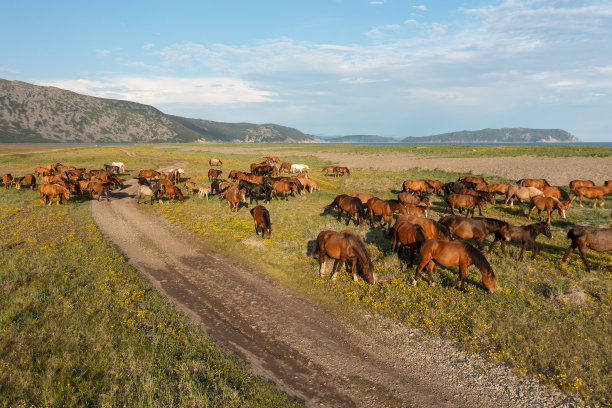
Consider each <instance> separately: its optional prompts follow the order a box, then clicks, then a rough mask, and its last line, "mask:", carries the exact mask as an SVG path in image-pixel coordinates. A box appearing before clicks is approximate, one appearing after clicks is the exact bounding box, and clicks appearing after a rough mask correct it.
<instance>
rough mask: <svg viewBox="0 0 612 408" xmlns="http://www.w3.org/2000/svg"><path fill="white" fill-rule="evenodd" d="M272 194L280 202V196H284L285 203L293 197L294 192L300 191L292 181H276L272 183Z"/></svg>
mask: <svg viewBox="0 0 612 408" xmlns="http://www.w3.org/2000/svg"><path fill="white" fill-rule="evenodd" d="M271 185H272V194H273V195H274V198H276V199H277V200H278V194H282V195H283V197H284V198H285V201H287V200H289V199H288V197H287V196H288V195H290V194H291V195H293V192H294V191H298V186H297V185H296V183H294V182H292V181H274V182H272V184H271Z"/></svg>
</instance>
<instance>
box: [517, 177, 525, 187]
mask: <svg viewBox="0 0 612 408" xmlns="http://www.w3.org/2000/svg"><path fill="white" fill-rule="evenodd" d="M523 180H525V179H520V180H517V181H516V184H518V185H519V186H520V185H521V183H523Z"/></svg>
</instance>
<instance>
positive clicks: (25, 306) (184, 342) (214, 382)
mask: <svg viewBox="0 0 612 408" xmlns="http://www.w3.org/2000/svg"><path fill="white" fill-rule="evenodd" d="M91 152H93V150H91V151H88V152H87V154H85V155H83V156H82V157H85V158H86V160H92V159H93V158H96V159H97V158H98V157H99V153H91ZM70 154H74V153H67V155H70ZM89 154H92V156H93V157H92V156H88V155H89ZM56 158H57V159H60V160H62V161H64V162H68V160H64V158H62V157H56ZM53 160H55V158H54V159H53ZM53 160H51V161H53ZM46 162H48V160H45V161H44V162H43V163H46ZM73 162H76V161H73ZM80 163H83V162H80ZM37 199H38V194H37V193H36V192H31V191H29V190H26V191H24V190H21V191H16V190H10V191H5V190H2V191H1V192H0V250H1V252H2V254H3V256H2V258H0V294H2V295H1V296H0V395H1V397H0V406H5V407H16V406H23V407H26V406H28V407H29V406H57V407H59V406H130V407H132V406H140V407H151V406H158V407H170V406H198V407H227V406H250V407H262V406H266V407H267V406H275V407H287V406H301V404H300V403H298V402H297V401H293V400H291V399H290V398H289V397H287V396H286V395H282V394H279V393H278V392H277V391H276V389H275V387H274V385H272V384H269V383H267V382H265V381H263V380H260V379H256V378H254V377H252V376H251V375H250V374H249V372H248V369H247V368H246V367H245V366H243V365H242V364H241V363H239V362H238V361H237V360H236V359H235V358H234V357H231V356H230V355H229V354H228V352H227V351H225V350H224V349H222V348H221V347H220V346H219V345H217V344H216V343H214V342H212V341H211V340H209V339H208V338H207V336H205V335H204V334H203V333H202V332H201V331H200V330H199V329H197V328H196V327H195V326H193V325H192V324H190V323H189V322H188V319H187V318H185V317H184V316H182V315H181V314H179V313H177V312H176V311H175V309H174V308H173V306H171V305H170V304H169V303H168V302H167V301H166V300H165V299H164V298H162V297H161V295H159V294H158V293H157V292H156V291H155V290H154V289H153V288H152V287H151V286H150V285H149V283H148V282H147V281H146V280H145V279H144V278H143V277H142V276H140V275H139V274H138V273H137V271H135V270H134V269H133V268H132V267H130V266H129V265H128V264H127V263H126V262H125V260H124V258H123V257H122V255H121V254H120V253H119V252H118V251H117V249H116V248H115V247H114V246H113V245H111V244H110V243H108V242H106V241H105V240H104V239H103V237H102V236H101V234H100V233H99V232H98V230H97V228H96V226H95V225H94V224H93V222H92V219H91V217H90V215H89V208H88V203H87V202H72V200H71V202H70V203H69V204H68V205H67V206H59V207H58V206H52V207H47V206H41V205H40V203H39V201H37Z"/></svg>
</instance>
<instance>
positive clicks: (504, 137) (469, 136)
mask: <svg viewBox="0 0 612 408" xmlns="http://www.w3.org/2000/svg"><path fill="white" fill-rule="evenodd" d="M161 142H202V143H212V142H232V143H364V144H368V143H575V142H580V139H578V138H577V137H575V136H573V135H572V134H571V133H569V132H566V131H564V130H561V129H526V128H504V129H483V130H477V131H467V130H464V131H461V132H452V133H444V134H440V135H434V136H424V137H414V136H411V137H406V138H404V139H399V138H393V137H388V136H378V135H347V136H314V135H307V134H304V133H303V132H301V131H299V130H298V129H294V128H291V127H286V126H281V125H276V124H272V123H268V124H253V123H224V122H214V121H210V120H204V119H191V118H184V117H180V116H174V115H168V114H165V113H163V112H161V111H160V110H158V109H156V108H154V107H152V106H149V105H144V104H140V103H136V102H129V101H122V100H116V99H105V98H97V97H93V96H87V95H80V94H77V93H75V92H71V91H67V90H64V89H59V88H55V87H48V86H38V85H32V84H28V83H25V82H20V81H7V80H4V79H0V143H161Z"/></svg>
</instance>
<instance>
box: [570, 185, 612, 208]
mask: <svg viewBox="0 0 612 408" xmlns="http://www.w3.org/2000/svg"><path fill="white" fill-rule="evenodd" d="M572 194H574V197H572V200H571V201H574V200H575V199H576V197H578V203H579V204H580V207H583V205H582V197H586V198H594V199H595V201H594V202H593V208H595V206H596V205H597V200H601V204H599V205H600V206H601V207H603V206H604V204H605V203H606V201H605V200H604V196H605V195H607V194H612V186H594V187H576V188H575V189H573V190H572Z"/></svg>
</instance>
